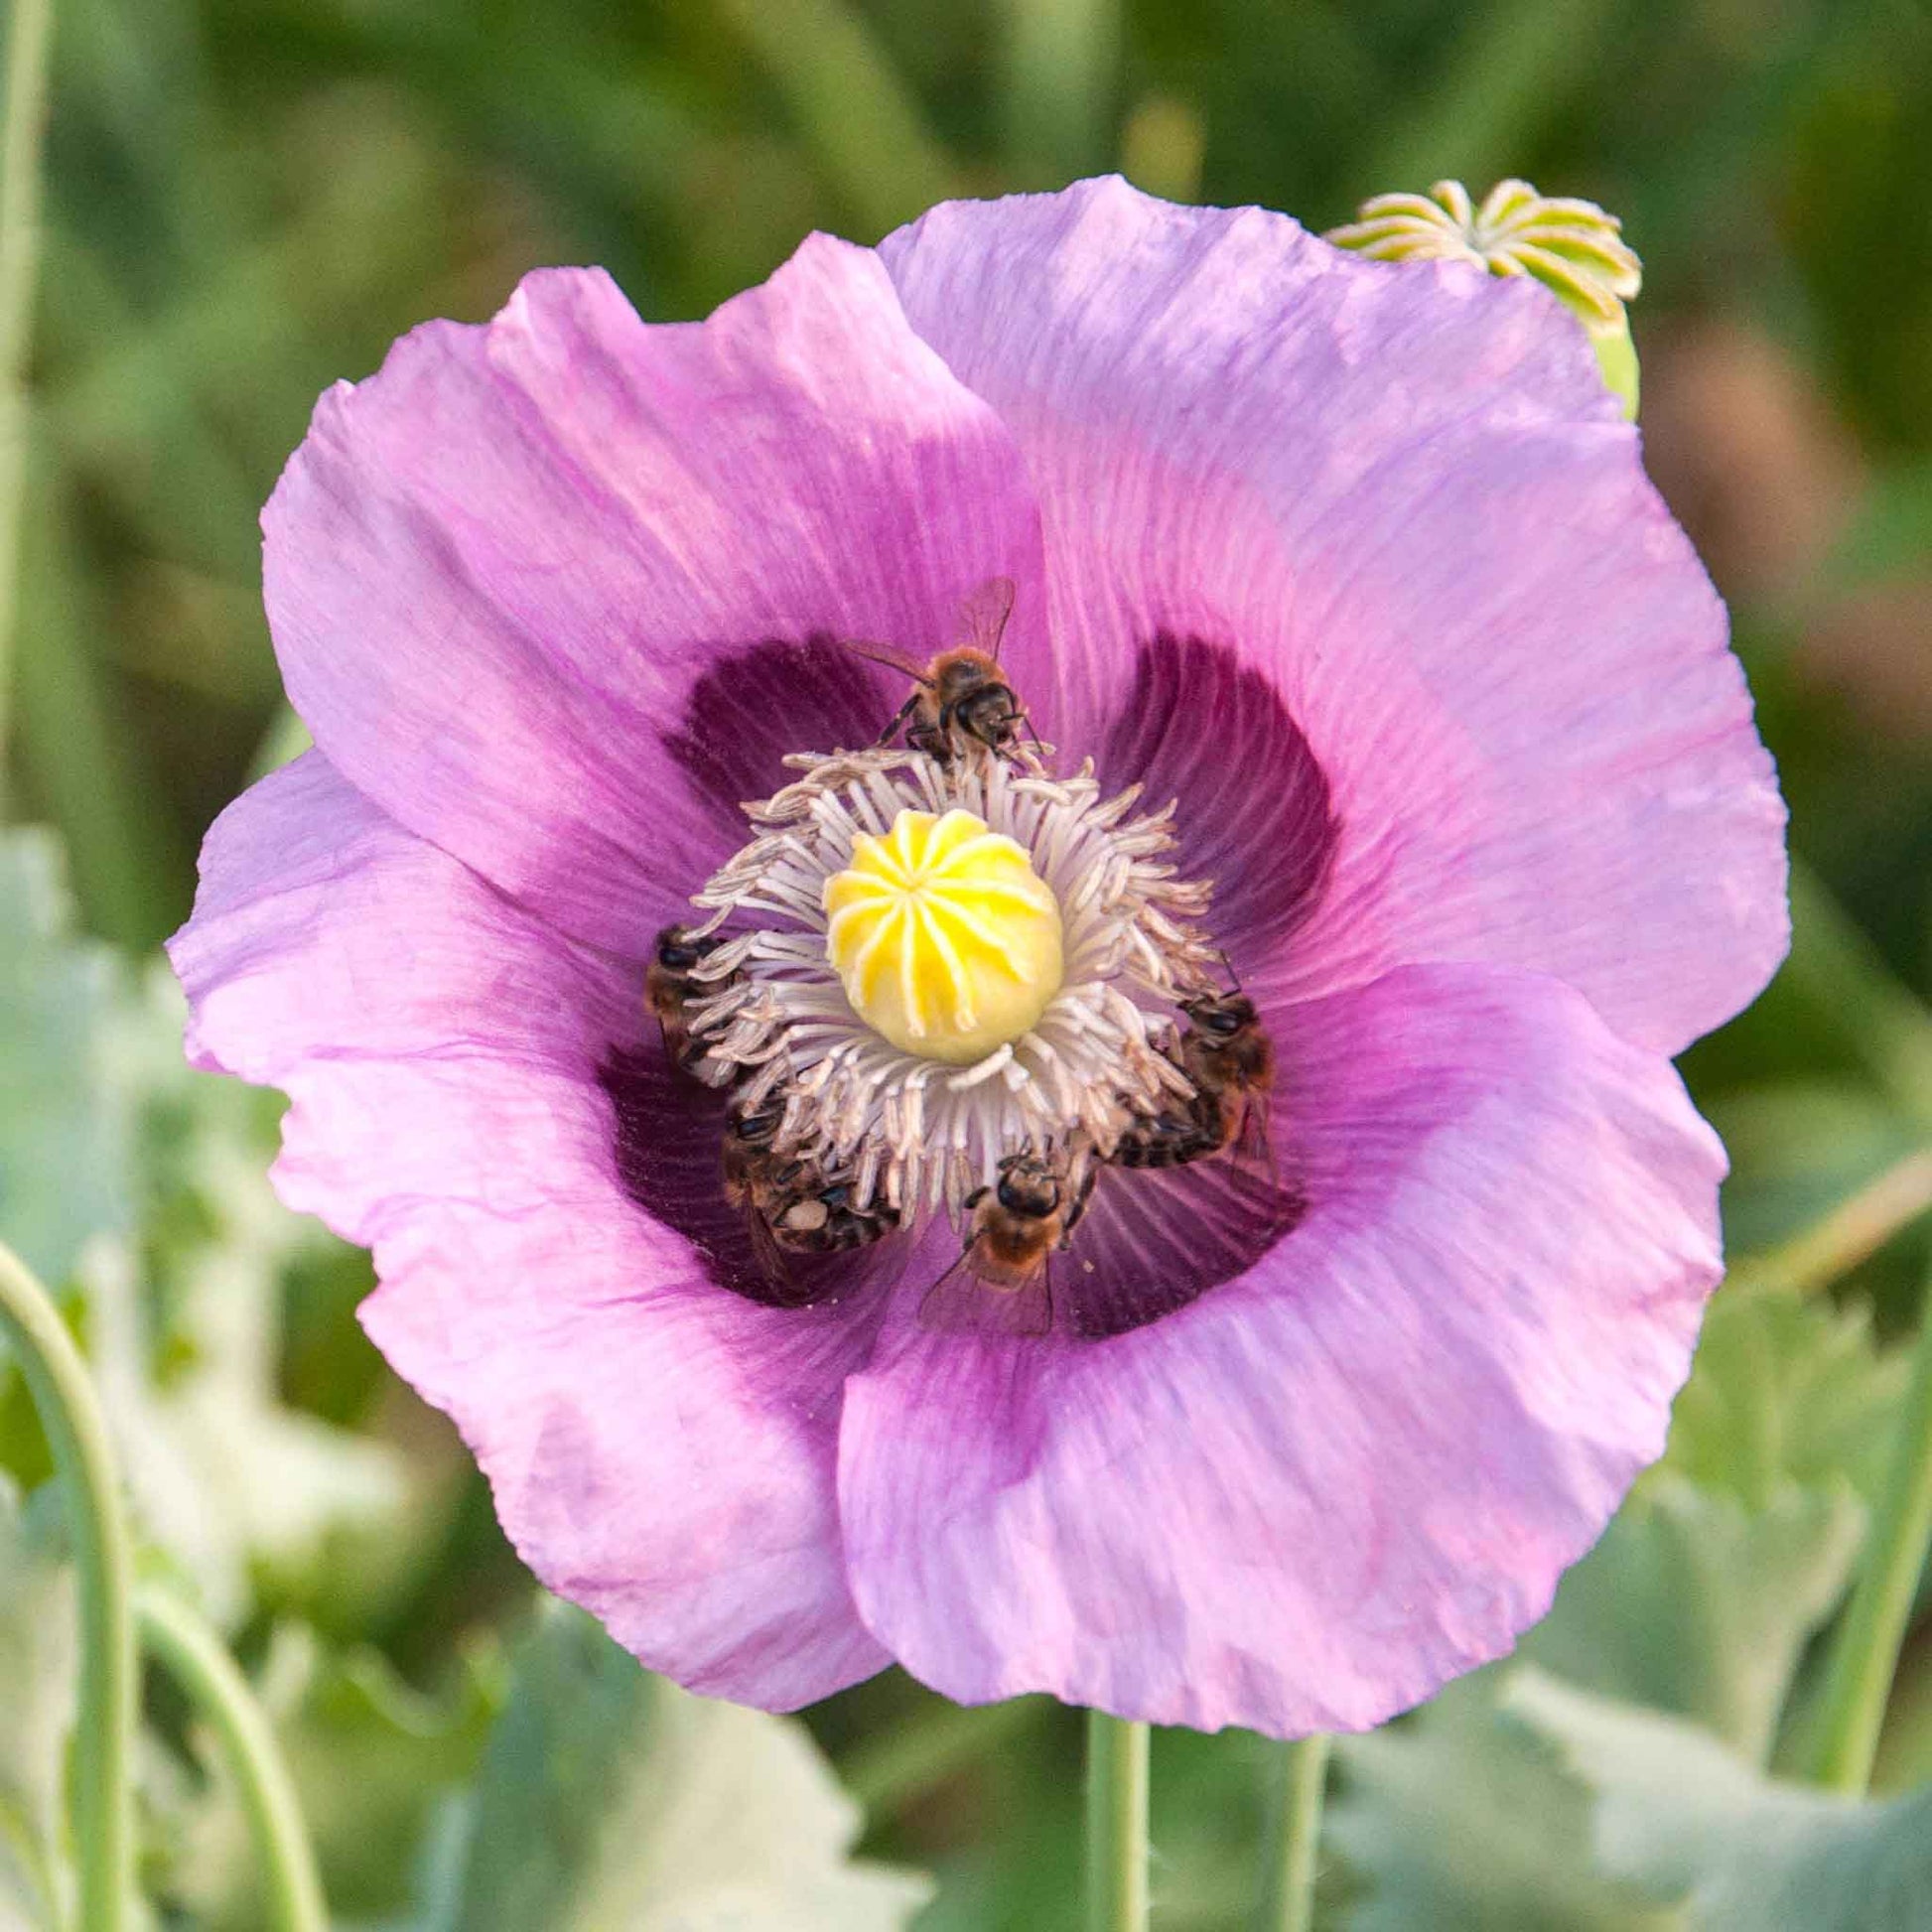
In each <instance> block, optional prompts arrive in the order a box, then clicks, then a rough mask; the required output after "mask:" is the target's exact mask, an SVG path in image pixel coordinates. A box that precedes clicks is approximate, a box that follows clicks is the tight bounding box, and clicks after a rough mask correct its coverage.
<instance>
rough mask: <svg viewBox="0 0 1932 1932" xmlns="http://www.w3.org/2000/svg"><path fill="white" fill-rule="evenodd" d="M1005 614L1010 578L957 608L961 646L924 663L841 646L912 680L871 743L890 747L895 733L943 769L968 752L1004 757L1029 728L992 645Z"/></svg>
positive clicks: (1009, 607) (1009, 609) (871, 647)
mask: <svg viewBox="0 0 1932 1932" xmlns="http://www.w3.org/2000/svg"><path fill="white" fill-rule="evenodd" d="M1012 615H1013V579H1012V578H1010V577H995V578H994V579H992V581H991V582H989V583H986V584H982V585H981V586H980V588H979V589H978V590H976V591H975V592H974V593H973V594H972V595H971V596H970V597H969V598H968V599H967V600H966V602H965V604H964V605H963V606H962V607H961V610H960V619H961V621H962V623H963V624H964V627H965V630H966V641H965V642H963V643H958V644H954V645H952V646H951V647H950V648H948V649H946V650H942V651H941V652H940V653H939V654H938V655H937V656H936V657H934V658H933V659H932V661H931V662H930V663H928V664H925V665H923V666H921V665H918V664H914V663H913V662H912V661H911V659H910V658H907V657H901V656H900V655H899V654H898V653H897V652H896V651H891V650H888V649H886V648H885V647H884V646H883V645H879V644H866V643H859V642H849V644H848V647H849V648H850V649H852V650H855V651H857V652H858V653H859V655H860V656H861V657H869V658H871V659H872V661H873V662H874V663H875V664H887V665H890V666H891V667H892V668H893V669H894V670H897V671H903V672H904V673H905V674H906V676H907V677H909V678H911V679H912V691H911V694H910V696H908V697H907V698H906V700H905V702H904V703H903V704H902V705H900V706H899V708H898V710H897V712H895V713H894V714H893V720H892V723H891V724H889V725H888V726H887V727H886V729H885V730H884V731H883V732H881V733H880V734H879V743H880V744H881V745H886V744H890V743H891V741H892V738H893V735H894V734H895V733H896V732H897V731H898V730H899V728H900V727H901V726H903V727H904V730H905V742H906V744H908V745H909V746H911V748H912V749H913V750H914V751H915V752H923V753H925V754H926V756H927V757H928V758H931V759H936V760H937V761H938V762H939V763H940V764H949V763H951V762H952V760H953V759H956V758H960V757H963V756H964V755H965V754H966V753H967V752H969V751H971V750H972V749H973V747H974V746H980V747H982V748H983V749H984V750H986V751H988V752H991V753H992V754H994V756H995V757H998V758H1007V757H1010V756H1011V755H1012V752H1013V749H1014V746H1015V744H1016V742H1017V741H1018V739H1019V736H1020V729H1021V727H1022V726H1023V725H1026V726H1027V729H1028V730H1029V731H1030V732H1031V731H1032V729H1033V727H1032V726H1031V725H1030V724H1028V720H1027V712H1026V707H1025V706H1024V705H1022V704H1021V702H1020V699H1019V696H1018V695H1017V694H1016V693H1015V691H1014V689H1013V687H1012V685H1010V684H1009V683H1008V682H1007V681H1006V673H1005V672H1004V671H1003V670H1002V669H1001V668H1000V640H1001V638H1002V637H1003V636H1004V635H1005V634H1006V627H1007V620H1008V618H1010V617H1011V616H1012ZM1037 742H1038V741H1037V739H1035V743H1037Z"/></svg>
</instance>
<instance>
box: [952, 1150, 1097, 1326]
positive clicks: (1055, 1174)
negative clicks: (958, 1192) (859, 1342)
mask: <svg viewBox="0 0 1932 1932" xmlns="http://www.w3.org/2000/svg"><path fill="white" fill-rule="evenodd" d="M1098 1176H1099V1169H1098V1168H1096V1167H1094V1166H1092V1165H1091V1164H1086V1165H1085V1166H1084V1167H1083V1169H1082V1171H1081V1173H1079V1175H1078V1177H1077V1178H1075V1176H1074V1173H1073V1165H1072V1163H1071V1161H1070V1160H1068V1159H1067V1158H1065V1157H1062V1158H1061V1159H1060V1160H1059V1161H1057V1162H1052V1161H1046V1160H1041V1159H1040V1158H1039V1157H1038V1156H1036V1155H1033V1154H1009V1155H1008V1156H1007V1157H1006V1159H1005V1160H1003V1161H1002V1162H1001V1163H1000V1169H999V1175H998V1177H997V1178H996V1179H995V1180H994V1181H992V1182H991V1183H990V1184H989V1185H987V1186H984V1187H979V1188H976V1189H975V1190H974V1191H973V1192H972V1193H970V1194H968V1195H967V1196H966V1199H965V1202H964V1205H965V1207H966V1209H967V1212H968V1215H969V1217H970V1218H969V1219H968V1222H967V1226H966V1234H965V1239H964V1241H963V1243H962V1245H961V1247H960V1251H959V1258H958V1260H956V1261H955V1262H954V1263H953V1264H952V1266H951V1267H949V1268H948V1269H947V1270H946V1272H945V1273H944V1274H943V1275H941V1276H940V1277H939V1279H938V1280H937V1281H936V1282H934V1283H933V1285H932V1286H931V1288H930V1289H928V1290H927V1291H926V1296H925V1300H924V1302H923V1303H922V1304H921V1306H920V1310H919V1313H920V1318H921V1319H922V1320H923V1321H925V1322H926V1324H927V1325H928V1326H930V1327H941V1328H949V1327H962V1326H964V1327H982V1328H989V1329H993V1330H1002V1331H1005V1332H1007V1333H1012V1334H1043V1333H1044V1332H1045V1331H1046V1330H1047V1329H1048V1328H1049V1327H1050V1326H1051V1325H1052V1318H1053V1308H1052V1278H1051V1265H1052V1258H1053V1256H1054V1255H1055V1254H1057V1253H1060V1252H1062V1251H1063V1250H1064V1249H1065V1248H1066V1247H1067V1246H1068V1245H1069V1244H1070V1243H1071V1241H1072V1239H1073V1231H1074V1229H1075V1228H1077V1227H1078V1226H1079V1225H1080V1217H1081V1216H1082V1215H1083V1214H1085V1213H1086V1211H1087V1203H1088V1202H1089V1200H1091V1199H1092V1197H1093V1188H1094V1182H1095V1180H1096V1179H1097V1178H1098ZM962 1269H963V1270H964V1271H965V1274H966V1276H967V1277H968V1278H969V1281H970V1282H971V1283H976V1284H978V1285H979V1287H980V1288H982V1289H984V1290H988V1291H990V1292H991V1295H990V1298H989V1297H985V1296H973V1295H971V1294H970V1293H964V1294H963V1293H962V1292H961V1289H962V1287H963V1286H964V1284H961V1283H959V1281H958V1279H957V1278H958V1276H959V1272H960V1271H961V1270H962Z"/></svg>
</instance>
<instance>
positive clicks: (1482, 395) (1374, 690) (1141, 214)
mask: <svg viewBox="0 0 1932 1932" xmlns="http://www.w3.org/2000/svg"><path fill="white" fill-rule="evenodd" d="M880 253H881V256H882V258H883V259H884V261H885V262H886V264H887V267H888V269H889V270H890V272H891V274H892V276H893V280H894V283H895V286H896V287H897V290H898V293H899V298H900V301H901V303H902V304H903V305H904V309H905V313H906V314H907V316H908V317H909V318H910V320H911V322H912V324H913V326H914V327H915V328H916V329H917V330H918V331H919V333H920V334H921V335H922V336H924V337H925V339H926V340H927V341H928V342H930V343H931V344H932V345H933V346H934V347H935V348H937V349H938V350H939V352H940V353H941V354H942V355H943V356H944V357H945V359H946V361H947V364H948V366H950V367H951V368H952V370H953V371H954V373H955V374H956V375H957V376H958V377H959V378H960V379H961V380H962V381H963V382H965V383H966V384H967V385H968V386H969V387H971V388H972V389H973V390H974V391H975V392H976V393H978V394H980V395H982V396H984V397H985V398H986V399H987V401H988V402H990V403H991V404H992V405H993V406H994V407H995V408H996V409H997V410H999V412H1000V414H1001V417H1002V420H1003V421H1004V422H1005V423H1006V425H1007V427H1008V428H1009V430H1010V431H1011V432H1012V433H1013V435H1014V437H1015V438H1016V440H1017V441H1018V443H1019V444H1020V447H1021V449H1022V452H1023V454H1024V456H1025V459H1026V463H1027V469H1028V475H1029V478H1030V480H1031V483H1032V485H1033V487H1034V489H1035V493H1036V494H1037V496H1038V498H1039V502H1040V506H1041V514H1042V517H1043V519H1044V522H1045V529H1046V542H1047V557H1048V600H1049V607H1050V611H1051V617H1052V625H1053V638H1054V647H1055V674H1056V683H1055V685H1054V687H1053V689H1052V692H1051V696H1050V699H1049V700H1048V701H1047V702H1045V703H1044V704H1042V707H1041V708H1042V711H1043V712H1044V713H1045V714H1047V716H1048V717H1049V721H1050V725H1051V729H1052V731H1053V733H1054V734H1055V735H1056V736H1058V737H1059V739H1060V740H1061V742H1062V743H1064V744H1068V745H1082V744H1090V743H1097V742H1099V741H1100V739H1101V738H1102V736H1103V735H1104V734H1105V733H1106V732H1107V731H1108V730H1109V729H1110V728H1111V729H1113V730H1115V731H1119V730H1120V729H1121V727H1120V725H1118V724H1112V725H1111V726H1110V721H1115V720H1117V719H1119V717H1120V710H1119V706H1120V702H1121V698H1122V695H1123V692H1124V690H1125V688H1126V686H1127V684H1128V681H1129V678H1130V674H1131V672H1132V668H1133V666H1134V663H1135V661H1136V653H1137V652H1138V651H1142V650H1144V649H1145V648H1146V647H1147V645H1148V643H1149V640H1151V639H1154V638H1156V637H1158V636H1160V635H1162V634H1163V633H1166V634H1171V635H1175V636H1191V637H1197V638H1201V639H1205V640H1206V641H1207V642H1208V643H1210V644H1215V645H1219V646H1223V647H1226V648H1228V649H1231V650H1233V651H1235V652H1236V653H1238V654H1239V656H1240V657H1241V658H1242V659H1243V660H1244V661H1245V662H1246V663H1247V664H1249V665H1250V666H1252V667H1253V668H1254V669H1255V670H1256V671H1258V672H1259V673H1261V674H1263V675H1265V676H1266V677H1267V678H1268V680H1269V681H1270V682H1271V683H1272V684H1273V685H1274V687H1275V689H1276V690H1277V691H1278V692H1279V694H1280V696H1281V699H1282V701H1283V703H1284V704H1285V705H1286V707H1287V709H1288V712H1289V714H1290V715H1291V716H1292V717H1293V719H1294V721H1295V724H1296V725H1297V726H1298V727H1299V729H1300V730H1301V731H1302V732H1303V733H1305V734H1306V736H1307V739H1308V741H1309V744H1310V746H1311V749H1312V752H1313V755H1314V759H1315V760H1316V762H1317V763H1318V765H1319V767H1320V770H1321V772H1322V774H1323V775H1324V777H1325V779H1326V781H1327V784H1328V786H1329V790H1330V793H1331V803H1332V808H1333V811H1334V814H1335V817H1336V819H1337V821H1338V824H1339V827H1340V842H1339V846H1338V849H1337V852H1336V859H1335V864H1334V867H1333V871H1332V875H1331V877H1330V879H1329V883H1328V887H1327V890H1326V893H1325V897H1324V913H1323V916H1322V917H1321V918H1319V919H1318V920H1316V921H1314V922H1311V924H1309V925H1307V926H1305V927H1303V928H1302V930H1301V931H1300V932H1299V933H1298V935H1297V942H1296V946H1295V953H1294V959H1293V961H1292V963H1289V964H1285V965H1282V967H1281V970H1282V972H1283V974H1284V977H1283V978H1282V980H1281V990H1282V991H1283V992H1284V993H1285V994H1287V995H1289V996H1291V997H1303V998H1308V997H1314V996H1316V995H1318V994H1320V993H1323V992H1327V991H1333V990H1336V989H1338V988H1340V987H1345V986H1348V985H1355V984H1362V983H1365V982H1366V981H1368V980H1371V979H1373V978H1374V977H1375V976H1376V975H1378V974H1380V973H1382V972H1385V971H1387V970H1388V969H1390V968H1391V967H1393V966H1397V965H1401V964H1404V963H1408V962H1414V961H1427V960H1470V961H1485V962H1492V963H1495V964H1499V965H1514V966H1522V967H1526V968H1529V969H1531V970H1533V971H1539V972H1549V973H1554V974H1556V975H1557V976H1558V977H1560V978H1563V979H1565V980H1567V981H1569V982H1570V983H1571V984H1572V985H1575V986H1578V987H1580V988H1581V989H1582V990H1583V991H1585V992H1586V993H1587V995H1588V996H1589V997H1590V998H1591V1000H1592V1001H1594V1002H1595V1004H1596V1006H1597V1008H1598V1010H1599V1011H1600V1012H1601V1013H1603V1015H1604V1016H1605V1017H1606V1018H1607V1019H1608V1020H1609V1022H1610V1024H1611V1025H1612V1026H1613V1027H1614V1028H1615V1029H1616V1030H1617V1031H1618V1032H1620V1033H1623V1034H1624V1035H1626V1036H1628V1037H1629V1038H1631V1039H1633V1040H1635V1041H1637V1042H1638V1043H1640V1044H1643V1045H1648V1046H1653V1047H1656V1048H1659V1049H1661V1050H1664V1051H1669V1052H1676V1051H1679V1050H1681V1049H1682V1048H1683V1047H1684V1046H1685V1045H1687V1044H1688V1043H1689V1042H1690V1041H1691V1040H1692V1039H1693V1038H1695V1037H1696V1036H1697V1035H1700V1034H1702V1033H1704V1032H1706V1031H1708V1030H1709V1029H1710V1028H1712V1027H1714V1026H1716V1025H1718V1024H1720V1023H1721V1022H1722V1021H1724V1020H1725V1019H1727V1018H1729V1017H1730V1016H1731V1015H1732V1014H1733V1013H1735V1012H1737V1011H1738V1010H1739V1009H1740V1008H1741V1007H1743V1006H1744V1005H1746V1004H1747V1003H1748V1002H1749V1001H1750V1000H1751V999H1752V998H1754V997H1755V996H1756V994H1757V993H1758V991H1759V990H1760V989H1761V988H1762V987H1763V986H1764V984H1765V983H1766V981H1767V980H1768V979H1769V978H1770V975H1771V974H1772V972H1773V971H1774V970H1775V969H1776V967H1777V964H1778V962H1779V961H1780V960H1781V959H1782V958H1783V956H1784V953H1785V950H1786V947H1787V945H1788V941H1789V922H1788V915H1787V911H1786V905H1785V897H1784V887H1785V857H1784V839H1783V832H1784V809H1783V805H1782V801H1781V800H1780V798H1779V796H1778V793H1777V787H1776V781H1775V774H1774V772H1773V769H1772V766H1771V761H1770V759H1769V758H1768V756H1767V755H1766V754H1765V752H1764V749H1763V747H1762V745H1761V744H1760V743H1759V742H1758V739H1757V735H1756V732H1755V730H1754V728H1753V725H1752V721H1751V707H1750V698H1749V693H1748V691H1747V689H1746V687H1745V684H1744V680H1743V676H1742V673H1741V669H1740V667H1739V665H1738V663H1737V661H1736V659H1735V657H1734V656H1732V654H1731V653H1730V651H1729V649H1728V647H1727V638H1726V627H1725V614H1724V609H1723V606H1722V604H1721V603H1720V602H1719V600H1718V598H1717V596H1716V594H1715V592H1714V591H1713V590H1712V588H1711V585H1710V583H1709V580H1708V579H1707V578H1706V576H1705V574H1704V572H1703V570H1702V568H1701V566H1700V565H1699V564H1698V562H1697V559H1696V557H1695V555H1694V553H1693V552H1692V550H1691V548H1690V545H1689V543H1688V542H1687V541H1686V540H1685V538H1684V536H1683V534H1682V532H1681V531H1680V530H1679V529H1678V528H1677V526H1676V524H1675V523H1674V522H1673V520H1672V519H1671V517H1670V515H1669V512H1668V510H1667V509H1666V508H1665V507H1664V505H1663V503H1662V501H1661V499H1660V498H1659V497H1658V496H1657V493H1656V491H1655V490H1654V489H1653V488H1652V487H1651V485H1650V483H1649V481H1648V479H1647V478H1646V477H1645V476H1644V473H1643V468H1642V464H1641V461H1640V458H1639V446H1638V443H1637V439H1636V436H1635V434H1634V432H1633V431H1631V430H1630V429H1629V428H1628V427H1627V426H1626V425H1624V424H1623V423H1622V422H1621V421H1620V419H1619V414H1618V407H1617V404H1616V401H1615V399H1614V398H1613V397H1611V396H1610V395H1609V393H1608V392H1607V391H1606V390H1605V389H1604V388H1603V386H1602V382H1601V379H1600V377H1599V376H1598V374H1597V371H1596V368H1595V364H1594V359H1593V357H1592V355H1591V352H1590V349H1589V346H1588V344H1587V340H1586V338H1585V336H1584V333H1583V332H1582V330H1581V329H1579V328H1578V327H1577V325H1576V323H1575V321H1574V319H1573V318H1572V317H1571V316H1570V315H1569V314H1568V312H1567V311H1566V310H1564V309H1563V307H1562V305H1561V304H1560V303H1558V302H1557V301H1556V300H1555V299H1554V298H1553V297H1551V296H1550V295H1549V294H1548V292H1547V291H1545V290H1543V289H1541V288H1539V287H1537V286H1536V285H1534V284H1533V283H1530V282H1527V281H1523V280H1520V279H1518V280H1503V279H1498V278H1496V277H1493V276H1489V275H1485V274H1483V273H1481V272H1480V271H1479V270H1476V269H1473V268H1468V267H1466V266H1464V265H1461V264H1456V263H1444V262H1438V263H1427V264H1407V265H1403V264H1388V263H1381V262H1371V261H1365V260H1362V259H1360V258H1359V257H1355V256H1351V255H1346V254H1344V253H1342V252H1341V251H1339V250H1337V249H1333V248H1330V247H1329V246H1327V244H1325V243H1323V242H1321V241H1319V240H1317V239H1315V238H1314V237H1313V236H1311V235H1309V234H1307V233H1306V232H1305V231H1304V230H1302V229H1301V228H1300V227H1299V226H1298V225H1297V224H1296V223H1295V222H1294V221H1292V220H1290V219H1289V218H1288V217H1287V216H1286V215H1282V214H1277V213H1274V212H1272V211H1269V210H1266V209H1261V208H1238V209H1222V208H1191V207H1174V206H1172V205H1170V204H1167V203H1162V202H1158V201H1155V200H1153V199H1151V198H1150V197H1147V196H1144V195H1141V194H1139V193H1138V192H1137V191H1135V190H1134V189H1132V188H1130V187H1129V186H1128V185H1127V184H1126V183H1124V182H1122V181H1119V180H1117V179H1109V180H1102V181H1092V182H1082V183H1079V184H1076V185H1075V186H1074V187H1073V188H1070V189H1068V190H1066V191H1065V192H1064V193H1062V194H1058V195H1049V196H1017V197H1012V198H1009V199H1007V200H1005V201H1000V202H984V203H973V202H958V203H947V204H944V205H942V206H941V207H936V208H934V209H932V210H930V211H929V212H928V213H927V214H925V215H923V216H922V217H921V218H920V219H919V220H918V221H917V222H915V223H913V224H912V225H911V226H909V227H907V228H903V229H900V230H898V231H897V233H895V234H893V235H890V236H888V237H887V238H886V240H885V241H883V242H882V243H881V244H880ZM1110 775H1111V776H1112V777H1114V778H1115V779H1116V781H1118V780H1119V779H1121V778H1123V777H1126V776H1131V775H1133V774H1132V773H1125V772H1115V773H1112V774H1110ZM1199 775H1203V776H1206V777H1209V778H1211V776H1212V773H1211V772H1204V773H1202V774H1199ZM1203 788H1209V789H1211V786H1209V787H1203ZM1184 806H1185V800H1184V799H1183V812H1184ZM1278 963H1279V962H1278Z"/></svg>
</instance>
